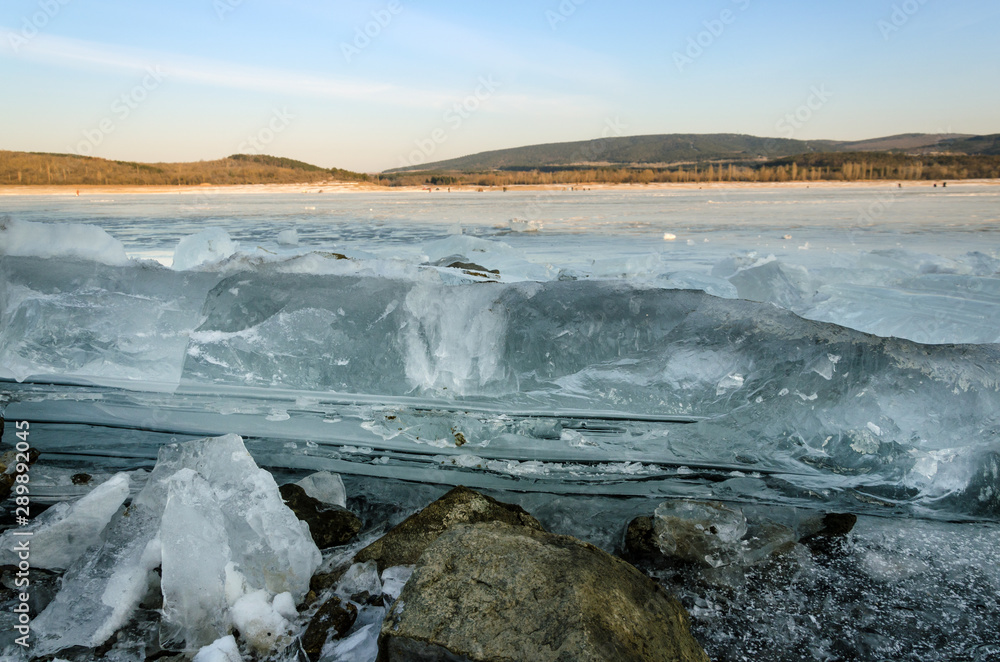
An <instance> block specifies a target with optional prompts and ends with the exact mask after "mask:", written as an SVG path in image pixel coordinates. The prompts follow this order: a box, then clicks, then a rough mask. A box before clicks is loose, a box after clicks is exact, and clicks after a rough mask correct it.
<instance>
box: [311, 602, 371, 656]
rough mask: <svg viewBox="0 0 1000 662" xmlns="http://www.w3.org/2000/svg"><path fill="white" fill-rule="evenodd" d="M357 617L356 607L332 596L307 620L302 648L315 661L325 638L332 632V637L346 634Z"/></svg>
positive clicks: (338, 637)
mask: <svg viewBox="0 0 1000 662" xmlns="http://www.w3.org/2000/svg"><path fill="white" fill-rule="evenodd" d="M357 618H358V608H357V607H355V606H354V605H352V604H351V603H350V602H345V601H341V599H340V598H339V597H337V596H333V597H332V598H330V599H329V600H327V601H326V602H324V603H323V604H322V605H321V606H320V608H319V609H318V610H317V611H316V615H315V616H313V617H312V619H311V620H310V621H309V625H308V627H306V632H305V634H303V635H302V649H303V650H304V651H305V652H306V655H308V656H309V659H310V660H312V662H316V660H318V659H319V654H320V651H322V650H323V644H325V643H326V640H327V638H329V637H330V635H331V634H332V636H333V638H334V639H340V638H341V637H343V636H344V635H345V634H347V631H348V630H350V629H351V626H352V625H354V621H355V620H357Z"/></svg>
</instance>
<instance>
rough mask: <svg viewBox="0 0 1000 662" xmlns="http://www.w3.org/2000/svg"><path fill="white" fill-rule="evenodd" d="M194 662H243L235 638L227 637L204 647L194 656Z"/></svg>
mask: <svg viewBox="0 0 1000 662" xmlns="http://www.w3.org/2000/svg"><path fill="white" fill-rule="evenodd" d="M194 662H243V657H242V656H241V655H240V649H239V647H237V645H236V638H235V637H234V636H233V635H231V634H230V635H227V636H225V637H221V638H219V639H217V640H215V641H213V642H212V643H211V644H209V645H208V646H205V647H204V648H202V649H201V650H199V651H198V653H197V654H196V655H195V656H194Z"/></svg>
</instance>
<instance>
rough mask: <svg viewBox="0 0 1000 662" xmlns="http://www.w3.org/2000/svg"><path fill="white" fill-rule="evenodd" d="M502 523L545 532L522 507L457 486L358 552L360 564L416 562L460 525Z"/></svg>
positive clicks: (379, 567) (383, 565) (388, 565)
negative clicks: (372, 562) (440, 537)
mask: <svg viewBox="0 0 1000 662" xmlns="http://www.w3.org/2000/svg"><path fill="white" fill-rule="evenodd" d="M479 522H501V523H504V524H513V525H518V526H526V527H529V528H532V529H537V530H538V531H542V530H543V529H542V525H541V524H539V523H538V520H536V519H535V518H534V517H532V516H531V515H529V514H528V513H527V512H526V511H525V510H524V509H523V508H521V507H520V506H515V505H511V504H507V503H502V502H500V501H497V500H496V499H493V498H491V497H488V496H485V495H483V494H480V493H479V492H476V491H473V490H470V489H469V488H467V487H462V486H459V487H456V488H454V489H453V490H451V491H450V492H448V493H447V494H445V495H444V496H443V497H441V498H440V499H438V500H437V501H435V502H433V503H432V504H430V505H429V506H427V507H426V508H424V509H423V510H421V511H420V512H419V513H416V514H415V515H411V516H410V517H408V518H407V519H405V520H403V521H402V522H401V523H400V524H399V525H398V526H396V527H395V528H394V529H392V530H391V531H389V533H387V534H386V535H384V536H382V537H381V538H379V539H378V540H376V541H375V542H373V543H372V544H370V545H368V546H367V547H365V548H364V549H362V550H361V551H360V552H358V553H357V555H355V557H354V560H355V561H357V562H359V563H364V562H365V561H375V562H376V563H378V569H379V571H382V570H385V569H386V568H391V567H393V566H397V565H413V564H414V563H416V562H417V559H419V558H420V555H421V554H423V552H424V550H425V549H427V546H428V545H430V544H431V543H432V542H434V541H435V540H437V538H438V536H440V535H441V534H442V533H444V532H445V531H446V530H447V529H449V528H451V527H453V526H455V525H457V524H476V523H479Z"/></svg>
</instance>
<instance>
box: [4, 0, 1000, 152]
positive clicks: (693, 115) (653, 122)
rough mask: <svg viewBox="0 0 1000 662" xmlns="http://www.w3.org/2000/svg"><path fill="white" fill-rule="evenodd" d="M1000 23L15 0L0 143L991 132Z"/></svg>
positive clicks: (77, 145) (891, 14)
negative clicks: (671, 134)
mask: <svg viewBox="0 0 1000 662" xmlns="http://www.w3.org/2000/svg"><path fill="white" fill-rule="evenodd" d="M366 31H367V34H365V32H366ZM998 34H1000V3H997V2H996V0H950V1H948V2H945V0H906V1H905V2H903V1H899V0H886V1H881V0H863V1H862V0H842V1H840V2H837V3H817V2H802V1H801V0H799V1H798V2H791V1H790V0H771V1H766V0H711V1H707V2H698V3H695V2H684V3H682V2H671V1H662V2H627V3H622V2H608V1H607V0H552V1H551V2H545V1H539V2H528V1H526V0H525V1H521V0H512V1H508V2H505V3H485V2H475V3H474V2H422V3H417V2H411V1H410V0H386V1H381V0H379V1H374V2H350V3H348V2H322V3H321V2H315V1H310V0H281V1H279V0H174V1H173V2H170V3H166V2H161V3H150V2H134V1H133V2H125V1H124V0H103V1H98V0H5V2H4V3H3V6H2V8H0V90H2V92H0V118H2V120H3V121H2V123H0V149H12V150H27V151H51V152H75V153H81V154H91V155H94V156H102V157H106V158H114V159H122V160H140V161H189V160H199V159H215V158H220V157H223V156H226V155H229V154H232V153H236V152H257V153H266V154H275V155H278V156H287V157H291V158H296V159H301V160H304V161H308V162H310V163H315V164H317V165H322V166H326V167H330V166H336V167H343V168H349V169H352V170H363V171H377V170H382V169H385V168H392V167H396V166H399V165H405V164H409V163H418V162H421V161H433V160H439V159H444V158H451V157H455V156H461V155H464V154H469V153H474V152H479V151H483V150H488V149H499V148H504V147H515V146H519V145H528V144H535V143H544V142H562V141H568V140H584V139H589V138H596V137H600V136H601V135H619V134H620V135H641V134H653V133H716V132H732V133H748V134H754V135H760V136H783V137H795V138H802V139H814V138H831V139H844V140H849V139H862V138H870V137H876V136H882V135H890V134H896V133H903V132H924V133H942V132H958V133H997V132H1000V113H998V109H1000V86H998V85H997V81H1000V39H998V38H997V35H998Z"/></svg>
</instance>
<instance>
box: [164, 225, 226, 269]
mask: <svg viewBox="0 0 1000 662" xmlns="http://www.w3.org/2000/svg"><path fill="white" fill-rule="evenodd" d="M237 250H239V244H238V243H236V242H235V241H233V240H232V238H231V237H230V236H229V233H228V232H226V231H225V230H223V229H221V228H209V229H207V230H202V231H201V232H199V233H197V234H193V235H191V236H189V237H184V238H183V239H181V240H180V241H179V242H177V248H175V249H174V262H173V268H174V269H176V270H178V271H180V270H186V269H193V268H194V267H198V266H201V265H203V264H206V263H208V264H210V263H213V262H219V261H220V260H224V259H226V258H227V257H229V256H231V255H233V254H234V253H235V252H236V251H237Z"/></svg>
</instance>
